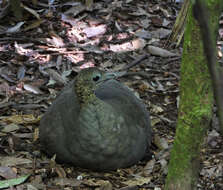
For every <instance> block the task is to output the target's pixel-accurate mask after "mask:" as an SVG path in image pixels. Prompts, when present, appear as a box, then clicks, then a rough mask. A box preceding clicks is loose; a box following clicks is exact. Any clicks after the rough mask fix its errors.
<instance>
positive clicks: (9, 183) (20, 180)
mask: <svg viewBox="0 0 223 190" xmlns="http://www.w3.org/2000/svg"><path fill="white" fill-rule="evenodd" d="M29 176H30V174H28V175H25V176H22V177H18V178H15V179H8V180H3V181H0V189H2V188H7V187H11V186H14V185H19V184H21V183H23V182H24V181H25V180H26V179H27V178H28V177H29Z"/></svg>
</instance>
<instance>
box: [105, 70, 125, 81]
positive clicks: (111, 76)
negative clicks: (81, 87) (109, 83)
mask: <svg viewBox="0 0 223 190" xmlns="http://www.w3.org/2000/svg"><path fill="white" fill-rule="evenodd" d="M124 74H126V71H120V72H111V73H105V80H110V79H117V78H119V77H122V76H123V75H124Z"/></svg>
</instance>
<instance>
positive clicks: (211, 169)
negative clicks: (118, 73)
mask: <svg viewBox="0 0 223 190" xmlns="http://www.w3.org/2000/svg"><path fill="white" fill-rule="evenodd" d="M32 2H33V3H30V1H27V0H22V3H23V8H22V9H23V16H22V19H20V21H18V20H17V19H16V18H15V17H14V16H13V14H12V12H11V11H10V9H8V8H7V5H6V4H4V5H3V1H0V4H1V3H2V5H1V9H0V188H6V189H7V188H8V189H16V190H20V189H28V190H37V189H47V190H57V189H58V190H61V189H66V190H69V189H98V190H111V189H121V190H135V189H141V190H142V189H151V190H161V189H163V187H164V184H165V177H166V175H167V171H168V167H167V166H168V161H169V158H170V149H171V147H172V143H173V140H174V135H175V129H176V121H177V107H178V101H179V79H180V75H179V70H180V62H181V56H182V45H180V46H179V47H176V44H173V43H169V42H168V38H169V36H170V34H171V29H172V27H173V25H174V22H175V20H176V17H177V15H178V13H179V11H180V8H181V6H182V3H176V2H174V1H170V0H169V1H168V0H167V1H162V0H152V1H148V0H138V1H133V0H125V1H121V0H115V1H112V0H101V1H95V2H94V3H93V4H90V3H89V4H86V5H83V4H81V3H79V2H78V1H73V2H72V1H70V2H69V1H63V0H61V1H51V3H52V4H51V5H50V7H49V5H48V1H46V0H39V1H32ZM134 62H137V64H136V65H135V66H133V67H131V68H130V69H129V74H128V75H127V76H126V77H124V78H122V79H121V81H122V82H123V83H125V84H126V85H128V86H129V87H130V88H133V89H135V92H136V94H138V95H139V96H140V98H141V99H142V100H143V101H144V103H145V105H146V107H147V109H148V111H150V114H151V124H152V128H153V140H152V146H151V151H150V152H151V154H148V155H146V156H145V158H144V159H143V160H142V161H140V162H139V163H138V164H137V165H134V166H132V167H130V168H125V169H118V170H117V171H111V172H101V173H98V172H92V171H90V170H86V169H81V168H77V167H73V166H70V165H63V164H58V163H56V162H55V159H54V158H49V157H47V155H45V154H44V153H43V152H42V151H41V150H40V146H39V135H38V125H39V120H40V118H41V116H42V115H43V114H44V112H45V111H46V110H47V108H48V107H49V105H50V104H51V103H52V101H53V100H54V99H55V97H56V95H57V94H58V93H59V92H60V90H62V88H63V87H64V86H65V85H66V84H67V83H68V82H69V81H70V80H72V79H73V78H74V77H75V76H76V75H77V73H78V71H80V70H81V69H83V68H87V67H94V66H95V67H98V68H100V69H103V70H110V71H111V70H113V71H114V70H120V69H123V68H125V67H126V66H127V65H131V64H132V63H134ZM222 149H223V140H222V138H221V136H220V134H219V129H218V124H217V119H216V116H215V115H214V116H213V122H212V126H211V127H210V130H209V132H208V135H207V138H206V140H205V143H204V147H203V149H202V152H201V163H202V165H201V166H202V167H201V170H200V175H199V176H200V177H199V183H198V189H200V190H216V189H218V190H221V189H223V151H222ZM10 184H11V185H10ZM13 185H14V186H13Z"/></svg>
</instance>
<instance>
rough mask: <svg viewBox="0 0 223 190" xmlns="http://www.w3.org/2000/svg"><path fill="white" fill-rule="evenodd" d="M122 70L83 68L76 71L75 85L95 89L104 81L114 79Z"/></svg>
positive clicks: (120, 74)
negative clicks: (110, 70) (106, 70)
mask: <svg viewBox="0 0 223 190" xmlns="http://www.w3.org/2000/svg"><path fill="white" fill-rule="evenodd" d="M123 74H124V72H105V71H102V70H99V69H97V68H95V67H91V68H87V69H83V70H81V71H80V72H79V73H78V76H77V78H76V85H77V86H82V87H85V88H88V89H89V90H92V91H95V90H96V89H97V88H98V87H99V86H100V85H101V84H102V83H104V82H105V81H108V80H111V79H116V78H118V77H120V76H122V75H123Z"/></svg>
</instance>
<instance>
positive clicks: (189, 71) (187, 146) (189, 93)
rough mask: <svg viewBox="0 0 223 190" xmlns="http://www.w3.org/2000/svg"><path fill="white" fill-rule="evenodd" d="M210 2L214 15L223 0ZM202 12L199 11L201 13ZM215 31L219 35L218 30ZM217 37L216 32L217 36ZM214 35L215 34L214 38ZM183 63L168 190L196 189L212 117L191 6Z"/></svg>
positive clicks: (208, 82)
mask: <svg viewBox="0 0 223 190" xmlns="http://www.w3.org/2000/svg"><path fill="white" fill-rule="evenodd" d="M205 1H206V2H208V8H209V10H210V11H212V12H213V10H215V8H216V6H217V5H216V4H217V3H220V0H217V1H212V0H205ZM198 11H199V10H198ZM217 24H218V17H217V14H216V15H215V13H214V12H213V13H211V26H212V27H217ZM214 31H215V32H216V30H215V28H214ZM215 35H216V33H215ZM214 37H215V39H216V36H214V32H213V38H214ZM183 48H184V50H183V57H182V64H181V81H180V107H179V112H178V123H177V129H176V137H175V140H174V146H173V149H172V152H171V159H170V163H169V171H168V176H167V179H166V185H165V189H166V190H178V189H179V190H190V189H196V183H197V179H198V174H199V166H200V161H199V158H200V149H201V146H202V144H203V140H204V137H205V135H206V132H207V129H208V127H209V123H210V120H211V116H212V105H213V90H212V83H211V79H210V75H209V71H208V67H207V62H206V57H205V56H204V52H203V44H202V38H201V34H200V30H199V27H198V24H197V22H196V20H195V19H194V17H193V15H192V7H191V5H190V7H189V14H188V20H187V26H186V31H185V36H184V47H183Z"/></svg>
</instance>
